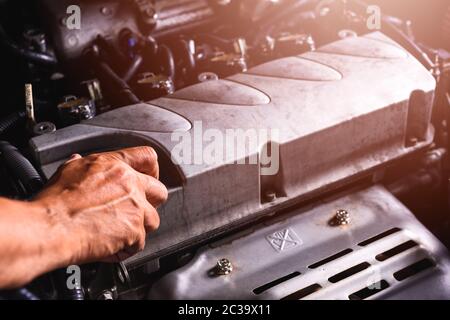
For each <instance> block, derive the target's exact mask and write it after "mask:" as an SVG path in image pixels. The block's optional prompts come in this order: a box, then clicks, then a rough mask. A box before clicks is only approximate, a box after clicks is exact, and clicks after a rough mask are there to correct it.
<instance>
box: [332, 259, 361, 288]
mask: <svg viewBox="0 0 450 320" xmlns="http://www.w3.org/2000/svg"><path fill="white" fill-rule="evenodd" d="M369 267H370V263H368V262H363V263H361V264H358V265H356V266H354V267H351V268H350V269H347V270H345V271H342V272H340V273H338V274H336V275H334V276H332V277H331V278H329V279H328V281H330V282H331V283H337V282H339V281H342V280H344V279H347V278H349V277H351V276H353V275H355V274H357V273H359V272H361V271H363V270H366V269H367V268H369Z"/></svg>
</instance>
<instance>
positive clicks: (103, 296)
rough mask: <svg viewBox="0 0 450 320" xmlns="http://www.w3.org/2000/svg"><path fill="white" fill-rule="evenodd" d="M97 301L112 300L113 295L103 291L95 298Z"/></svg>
mask: <svg viewBox="0 0 450 320" xmlns="http://www.w3.org/2000/svg"><path fill="white" fill-rule="evenodd" d="M97 299H98V300H104V301H106V300H114V294H113V293H112V292H111V291H104V292H102V293H101V294H100V296H99V297H98V298H97Z"/></svg>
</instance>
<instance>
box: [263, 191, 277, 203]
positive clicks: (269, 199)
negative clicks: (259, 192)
mask: <svg viewBox="0 0 450 320" xmlns="http://www.w3.org/2000/svg"><path fill="white" fill-rule="evenodd" d="M264 198H265V200H266V202H274V201H275V200H276V199H277V194H276V193H275V192H274V191H267V192H266V193H265V194H264Z"/></svg>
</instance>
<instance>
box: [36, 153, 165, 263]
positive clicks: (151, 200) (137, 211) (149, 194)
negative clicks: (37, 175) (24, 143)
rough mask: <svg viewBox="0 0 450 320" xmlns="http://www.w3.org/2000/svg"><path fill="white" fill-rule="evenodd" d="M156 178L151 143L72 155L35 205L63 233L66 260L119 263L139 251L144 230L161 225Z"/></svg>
mask: <svg viewBox="0 0 450 320" xmlns="http://www.w3.org/2000/svg"><path fill="white" fill-rule="evenodd" d="M158 178H159V167H158V161H157V155H156V152H155V151H154V150H153V149H152V148H149V147H140V148H133V149H127V150H122V151H118V152H109V153H102V154H95V155H90V156H88V157H85V158H82V157H81V156H80V155H74V156H72V158H71V159H70V160H69V161H68V162H67V163H65V164H64V165H63V166H62V167H61V168H60V169H59V170H58V172H57V173H56V175H55V176H54V177H53V178H52V179H51V181H50V182H49V185H48V187H47V188H46V189H45V190H44V191H43V192H42V193H41V194H39V195H38V197H37V198H36V200H35V203H38V204H39V205H40V206H44V207H45V208H46V210H47V212H48V213H49V216H50V219H51V221H52V226H54V228H57V229H60V231H62V232H63V234H66V237H65V238H66V240H67V241H68V243H69V245H67V248H66V250H69V251H70V252H72V254H71V255H70V258H69V259H70V262H69V263H70V264H81V263H85V262H94V261H104V260H105V259H106V261H119V260H120V261H121V260H124V259H127V258H129V257H130V256H132V255H134V254H136V253H137V252H139V251H142V250H143V249H144V246H145V238H146V235H147V233H148V232H151V231H154V230H156V229H157V228H158V227H159V223H160V220H159V216H158V213H157V211H156V208H158V206H160V205H161V204H162V203H164V202H165V201H166V200H167V196H168V195H167V189H166V187H165V186H164V185H163V184H162V183H161V182H159V181H158ZM61 229H62V230H61Z"/></svg>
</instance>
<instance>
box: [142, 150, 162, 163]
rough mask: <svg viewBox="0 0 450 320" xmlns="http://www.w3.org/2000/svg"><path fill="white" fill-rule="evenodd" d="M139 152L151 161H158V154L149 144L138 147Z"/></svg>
mask: <svg viewBox="0 0 450 320" xmlns="http://www.w3.org/2000/svg"><path fill="white" fill-rule="evenodd" d="M140 150H141V152H142V153H143V154H144V155H145V156H146V157H148V158H150V159H151V160H152V161H155V162H156V161H158V154H157V153H156V151H155V149H153V148H152V147H149V146H144V147H140Z"/></svg>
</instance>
